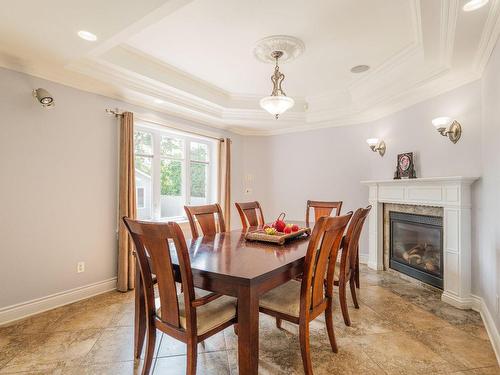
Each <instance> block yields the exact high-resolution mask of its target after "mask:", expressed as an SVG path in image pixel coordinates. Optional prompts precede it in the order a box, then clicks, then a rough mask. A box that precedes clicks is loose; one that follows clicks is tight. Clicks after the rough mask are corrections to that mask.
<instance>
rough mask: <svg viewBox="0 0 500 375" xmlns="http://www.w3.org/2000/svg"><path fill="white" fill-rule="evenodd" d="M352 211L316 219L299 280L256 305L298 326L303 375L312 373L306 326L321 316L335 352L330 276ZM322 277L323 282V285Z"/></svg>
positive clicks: (272, 290) (291, 281)
mask: <svg viewBox="0 0 500 375" xmlns="http://www.w3.org/2000/svg"><path fill="white" fill-rule="evenodd" d="M351 216H352V212H349V213H347V214H346V215H343V216H337V217H326V216H323V217H320V218H319V219H318V221H317V222H316V223H315V225H314V229H313V231H312V234H311V238H310V240H309V245H308V247H307V253H306V256H305V260H304V272H303V277H302V280H301V281H297V280H290V281H288V282H286V283H285V284H282V285H280V286H278V287H277V288H274V289H271V290H270V291H269V292H267V293H265V294H264V295H263V296H262V297H261V298H260V302H259V310H260V312H262V313H265V314H268V315H271V316H273V317H275V318H276V322H277V324H278V326H280V324H281V320H282V319H284V320H286V321H289V322H292V323H295V324H298V325H299V339H300V350H301V353H302V364H303V366H304V371H305V373H306V375H309V374H312V373H313V372H312V364H311V357H310V346H309V345H310V344H309V323H310V322H311V321H312V320H314V319H315V318H316V317H317V316H319V315H320V314H321V313H325V321H326V328H327V332H328V338H329V340H330V345H331V347H332V351H333V352H334V353H337V351H338V348H337V342H336V340H335V333H334V329H333V316H332V298H333V277H334V274H335V265H336V262H330V261H329V259H330V258H333V259H336V256H337V252H338V250H339V247H340V243H341V241H342V235H343V234H344V229H345V228H346V226H347V223H348V222H349V220H350V218H351ZM325 274H326V275H327V282H325V280H324V278H325Z"/></svg>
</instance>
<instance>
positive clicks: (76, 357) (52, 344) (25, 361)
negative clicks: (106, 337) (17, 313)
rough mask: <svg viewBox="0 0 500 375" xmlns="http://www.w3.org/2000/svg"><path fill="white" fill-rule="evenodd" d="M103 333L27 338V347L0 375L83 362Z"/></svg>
mask: <svg viewBox="0 0 500 375" xmlns="http://www.w3.org/2000/svg"><path fill="white" fill-rule="evenodd" d="M99 335H100V331H98V330H84V331H75V332H57V333H53V334H48V333H40V334H34V335H28V336H23V338H24V340H23V344H22V346H21V347H20V349H19V350H18V352H17V354H16V355H15V356H14V358H13V359H12V360H11V361H9V362H8V363H7V364H6V366H5V367H3V368H2V369H1V370H0V374H2V373H9V372H21V371H48V370H46V369H48V368H56V367H64V366H66V365H68V364H74V363H75V362H78V361H80V360H81V359H83V358H84V357H85V356H86V355H87V354H88V353H89V351H90V349H92V347H93V346H94V344H95V343H96V341H97V339H98V337H99Z"/></svg>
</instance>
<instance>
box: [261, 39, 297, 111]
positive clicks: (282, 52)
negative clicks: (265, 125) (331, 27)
mask: <svg viewBox="0 0 500 375" xmlns="http://www.w3.org/2000/svg"><path fill="white" fill-rule="evenodd" d="M304 48H305V47H304V43H303V42H302V41H301V40H299V39H297V38H294V37H292V36H286V35H276V36H270V37H267V38H264V39H261V40H260V41H259V42H257V45H256V47H255V49H254V55H255V57H256V58H257V59H258V60H260V61H262V62H266V63H268V62H273V63H275V66H274V73H273V75H272V76H271V82H272V83H273V91H272V93H271V95H270V96H266V97H264V98H262V99H261V100H260V106H261V107H262V108H263V109H265V110H266V111H267V112H269V113H270V114H272V115H274V117H275V118H276V120H277V119H278V117H279V115H281V114H282V113H284V112H286V111H287V110H289V109H290V108H292V107H293V105H294V104H295V101H294V100H293V99H292V98H289V97H288V96H286V94H285V92H284V91H283V88H282V87H281V85H282V83H283V80H284V79H285V75H284V74H283V73H281V72H280V70H279V66H278V60H279V59H281V61H290V60H293V59H294V58H296V57H297V56H299V55H300V54H301V53H302V52H304Z"/></svg>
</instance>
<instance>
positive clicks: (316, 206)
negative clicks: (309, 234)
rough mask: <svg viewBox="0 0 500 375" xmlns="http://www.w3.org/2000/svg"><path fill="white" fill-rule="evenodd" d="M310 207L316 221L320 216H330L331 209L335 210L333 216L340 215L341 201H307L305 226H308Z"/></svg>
mask: <svg viewBox="0 0 500 375" xmlns="http://www.w3.org/2000/svg"><path fill="white" fill-rule="evenodd" d="M311 208H312V209H313V210H314V221H318V219H319V218H320V217H321V216H330V215H331V213H332V211H333V210H335V215H334V216H339V215H340V209H341V208H342V201H338V202H324V201H311V200H308V201H307V208H306V226H307V227H309V224H310V223H309V213H310V211H311Z"/></svg>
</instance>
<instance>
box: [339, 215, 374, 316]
mask: <svg viewBox="0 0 500 375" xmlns="http://www.w3.org/2000/svg"><path fill="white" fill-rule="evenodd" d="M371 209H372V206H367V207H366V208H358V209H357V210H356V212H355V213H354V215H353V216H352V219H351V222H350V224H349V227H348V228H347V233H346V235H345V236H344V238H343V239H342V251H341V256H340V263H338V262H337V266H336V267H335V278H334V285H336V286H338V287H339V300H340V309H341V310H342V316H343V318H344V323H345V325H346V326H350V325H351V319H350V317H349V310H348V308H347V292H346V290H347V284H348V283H349V288H350V290H351V296H352V301H353V303H354V307H355V308H356V309H359V304H358V298H357V296H356V277H359V237H360V235H361V231H362V230H363V225H364V223H365V221H366V218H367V217H368V214H369V213H370V210H371ZM334 259H335V258H334Z"/></svg>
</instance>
